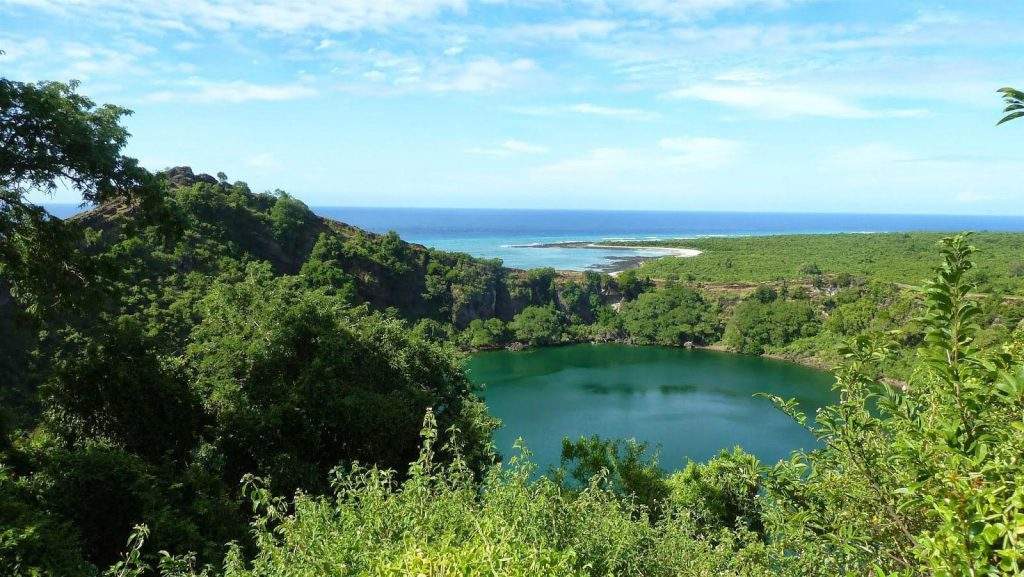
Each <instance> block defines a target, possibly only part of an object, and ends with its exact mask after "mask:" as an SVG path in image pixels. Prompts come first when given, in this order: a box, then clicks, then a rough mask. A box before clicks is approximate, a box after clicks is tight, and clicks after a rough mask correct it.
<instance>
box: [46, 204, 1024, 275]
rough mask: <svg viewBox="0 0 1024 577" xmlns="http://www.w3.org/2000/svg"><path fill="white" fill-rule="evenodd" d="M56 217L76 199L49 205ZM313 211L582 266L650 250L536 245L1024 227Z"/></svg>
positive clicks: (969, 221) (739, 215)
mask: <svg viewBox="0 0 1024 577" xmlns="http://www.w3.org/2000/svg"><path fill="white" fill-rule="evenodd" d="M47 209H48V210H50V212H52V213H53V214H55V215H57V216H61V217H65V216H69V215H71V214H74V213H75V212H77V210H78V209H77V207H76V206H75V205H47ZM312 209H313V211H314V212H316V213H317V214H319V215H322V216H325V217H329V218H333V219H337V220H340V221H343V222H347V223H349V224H351V225H354V226H358V227H360V228H364V229H367V230H370V231H373V232H381V233H383V232H387V231H389V230H394V231H395V232H397V233H398V234H399V235H401V237H402V238H403V239H405V240H407V241H410V242H415V243H419V244H423V245H426V246H431V247H434V248H438V249H441V250H448V251H458V252H465V253H469V254H471V255H473V256H477V257H483V258H500V259H501V260H502V261H503V262H504V264H505V265H506V266H510V267H514V268H536V267H553V268H556V269H560V270H586V269H588V268H595V267H602V266H607V265H608V264H610V263H611V262H613V261H614V260H615V259H619V258H622V257H630V256H659V253H657V252H652V251H650V250H643V249H638V250H627V251H623V250H604V249H592V248H578V247H575V248H566V247H557V248H539V247H537V246H536V245H545V244H551V243H563V242H586V241H607V240H648V239H650V240H654V239H662V238H694V237H701V236H741V235H770V234H804V233H811V234H813V233H831V232H909V231H949V232H953V231H963V230H973V231H1016V232H1020V231H1024V217H1021V216H957V215H905V214H840V213H823V214H812V213H753V212H669V211H601V210H521V209H469V208H467V209H450V208H364V207H338V206H319V207H312Z"/></svg>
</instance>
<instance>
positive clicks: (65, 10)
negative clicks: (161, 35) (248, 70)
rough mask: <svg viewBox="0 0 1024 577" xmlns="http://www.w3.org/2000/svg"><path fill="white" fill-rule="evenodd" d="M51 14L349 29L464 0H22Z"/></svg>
mask: <svg viewBox="0 0 1024 577" xmlns="http://www.w3.org/2000/svg"><path fill="white" fill-rule="evenodd" d="M15 3H16V4H27V5H29V6H32V7H35V8H40V9H43V10H46V11H48V12H51V13H53V14H58V15H63V16H68V17H78V16H81V15H83V14H93V15H95V14H97V13H100V14H103V18H104V19H107V20H113V19H116V18H121V19H128V20H133V21H134V20H142V21H149V22H150V23H151V24H153V23H157V24H160V25H161V27H164V28H178V29H183V30H187V29H190V28H191V27H192V26H195V27H199V28H205V29H209V30H227V29H230V28H232V27H243V28H258V29H263V30H270V31H274V32H298V31H302V30H307V29H322V30H330V31H334V32H347V31H354V30H363V29H380V28H386V27H388V26H391V25H394V24H398V23H402V22H406V21H409V20H414V19H423V18H431V17H434V16H437V15H438V14H441V13H443V12H464V11H465V10H466V8H467V0H320V1H318V2H296V1H294V0H261V1H260V2H250V1H248V0H77V1H76V2H74V3H71V2H65V1H64V0H28V1H26V0H21V1H16V2H15Z"/></svg>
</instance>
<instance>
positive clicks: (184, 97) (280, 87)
mask: <svg viewBox="0 0 1024 577" xmlns="http://www.w3.org/2000/svg"><path fill="white" fill-rule="evenodd" d="M181 86H183V87H186V88H185V89H179V90H163V91H157V92H152V93H150V94H149V95H147V96H146V99H147V100H150V101H153V102H182V101H183V102H196V103H202V104H210V103H231V104H237V103H240V102H249V101H282V100H296V99H299V98H309V97H312V96H316V95H317V91H316V90H315V89H314V88H312V87H311V86H308V85H306V84H294V83H293V84H253V83H250V82H245V81H242V80H236V81H234V82H212V81H208V80H201V79H190V80H187V81H185V82H183V83H181Z"/></svg>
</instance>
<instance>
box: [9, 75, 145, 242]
mask: <svg viewBox="0 0 1024 577" xmlns="http://www.w3.org/2000/svg"><path fill="white" fill-rule="evenodd" d="M77 88H78V83H77V82H71V83H68V84H63V83H60V82H39V83H36V84H32V83H22V82H15V81H12V80H7V79H4V78H0V142H2V143H3V144H2V146H0V190H3V191H4V196H3V197H2V198H0V208H3V209H5V208H6V206H5V205H8V204H20V203H21V202H23V198H24V196H25V194H27V193H28V192H31V191H41V192H52V191H54V190H56V188H57V182H58V181H60V182H62V183H65V184H69V185H70V186H71V187H72V188H74V189H76V190H77V191H79V192H80V193H81V194H82V198H83V199H84V200H85V201H86V202H92V203H98V202H103V201H106V200H109V199H111V198H115V197H129V198H135V199H141V200H145V201H148V200H153V198H152V193H154V192H156V191H157V189H156V186H155V185H156V183H155V181H154V178H153V176H152V175H151V174H150V173H149V172H148V171H147V170H145V169H143V168H142V167H140V166H139V164H138V161H137V160H135V159H134V158H129V157H127V156H124V155H123V154H121V150H122V149H123V148H124V145H125V144H126V142H127V140H128V136H129V135H128V131H127V130H125V129H124V127H122V126H121V124H120V120H121V118H122V117H124V116H126V115H128V114H131V111H130V110H128V109H125V108H121V107H119V106H114V105H111V104H105V105H102V106H97V105H96V103H95V102H93V101H92V100H90V99H88V98H86V97H85V96H82V95H81V94H78V93H77V92H76V90H77ZM0 233H2V231H0Z"/></svg>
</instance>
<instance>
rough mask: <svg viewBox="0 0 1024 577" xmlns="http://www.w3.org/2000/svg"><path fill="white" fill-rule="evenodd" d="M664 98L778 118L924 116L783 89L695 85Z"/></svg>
mask: <svg viewBox="0 0 1024 577" xmlns="http://www.w3.org/2000/svg"><path fill="white" fill-rule="evenodd" d="M667 96H668V97H669V98H675V99H693V100H704V101H707V102H714V103H717V104H722V105H724V106H730V107H733V108H740V109H745V110H750V111H753V112H758V113H760V114H763V115H765V116H769V117H778V118H785V117H791V116H819V117H825V118H854V119H856V118H909V117H919V116H924V115H926V114H927V112H926V111H924V110H921V109H869V108H864V107H862V106H860V105H858V104H855V103H852V102H848V101H846V100H843V99H842V98H839V97H837V96H833V95H830V94H825V93H822V92H817V91H814V90H810V89H804V88H798V87H785V86H761V85H753V84H731V83H730V84H724V83H722V84H696V85H694V86H689V87H686V88H680V89H678V90H673V91H672V92H669V93H668V95H667Z"/></svg>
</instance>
